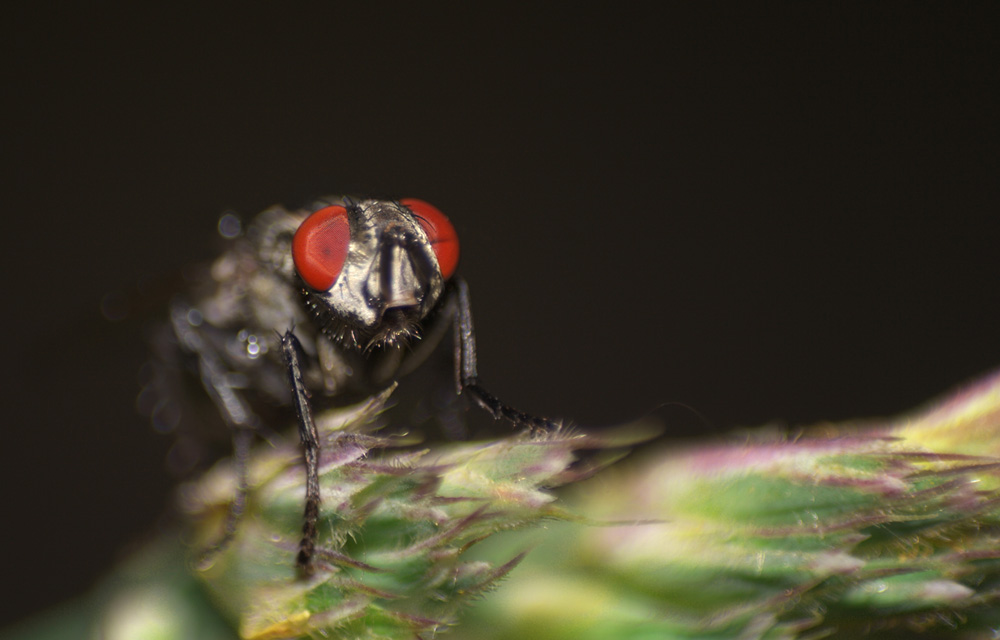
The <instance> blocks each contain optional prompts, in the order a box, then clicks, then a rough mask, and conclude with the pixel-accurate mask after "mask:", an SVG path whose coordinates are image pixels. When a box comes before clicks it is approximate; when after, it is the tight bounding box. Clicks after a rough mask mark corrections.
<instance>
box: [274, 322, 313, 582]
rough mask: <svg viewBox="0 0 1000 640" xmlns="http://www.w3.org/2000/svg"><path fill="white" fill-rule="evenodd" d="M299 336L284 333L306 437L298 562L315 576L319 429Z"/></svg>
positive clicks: (295, 401) (287, 362) (301, 431)
mask: <svg viewBox="0 0 1000 640" xmlns="http://www.w3.org/2000/svg"><path fill="white" fill-rule="evenodd" d="M300 349H301V346H300V345H299V340H298V338H296V337H295V333H293V331H292V329H289V330H288V331H286V332H285V334H284V335H283V336H281V353H282V356H284V360H285V366H286V367H287V368H288V379H289V382H290V384H291V389H292V402H293V404H294V405H295V416H296V417H297V418H298V424H299V438H300V439H301V440H302V455H303V458H304V460H305V463H306V506H305V514H304V516H303V518H304V521H303V523H302V541H301V542H300V543H299V553H298V556H296V558H295V565H296V566H297V567H298V569H299V571H300V572H301V573H302V575H303V576H307V577H308V576H311V575H312V574H313V573H314V571H315V567H314V566H313V556H314V555H315V554H316V538H317V521H318V520H319V504H320V495H319V453H320V443H319V433H318V432H317V430H316V423H315V422H313V416H312V409H311V408H310V407H309V390H308V389H306V386H305V383H304V382H303V381H302V365H301V363H300V362H299V351H300Z"/></svg>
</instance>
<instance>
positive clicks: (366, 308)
mask: <svg viewBox="0 0 1000 640" xmlns="http://www.w3.org/2000/svg"><path fill="white" fill-rule="evenodd" d="M229 222H230V223H231V222H232V221H229ZM220 230H222V231H223V235H227V236H236V235H237V234H236V233H233V232H232V229H231V224H230V226H229V227H227V229H222V228H221V227H220ZM458 258H459V243H458V236H457V235H456V233H455V229H454V227H453V226H452V224H451V222H450V221H449V220H448V218H447V217H446V216H445V215H444V214H443V213H441V211H439V210H438V209H437V208H435V207H434V206H432V205H430V204H428V203H426V202H423V201H421V200H415V199H404V200H399V201H388V200H362V201H354V200H351V199H347V198H344V199H338V200H334V201H328V202H325V203H323V204H322V205H321V206H320V207H319V208H317V209H316V210H315V211H312V212H309V211H289V210H286V209H284V208H282V207H274V208H271V209H268V210H266V211H264V212H263V213H261V214H260V215H258V216H257V218H256V219H255V220H254V221H253V223H252V224H251V225H250V227H249V229H248V230H247V233H246V236H245V237H241V238H238V239H237V240H236V241H235V244H234V245H233V246H232V248H231V249H230V250H228V251H227V252H226V253H225V254H224V255H223V256H222V257H221V258H220V259H219V260H218V261H217V262H216V263H215V264H214V265H213V267H212V278H211V283H210V284H209V286H208V288H207V290H206V291H202V292H201V293H200V295H197V296H196V297H194V298H192V299H189V300H186V301H184V300H178V301H175V302H174V303H173V304H172V307H171V313H170V315H171V327H172V333H173V337H174V339H175V341H176V342H177V343H179V345H180V347H181V350H182V352H183V353H186V354H188V355H189V356H191V359H192V360H193V362H194V363H195V364H196V367H197V370H198V372H199V375H200V380H201V384H202V386H203V387H204V390H205V391H206V392H207V394H208V396H209V397H210V398H211V400H212V403H213V404H214V406H215V407H216V409H217V410H218V413H219V414H220V415H221V417H222V419H223V421H224V422H225V423H226V425H228V427H229V428H230V430H231V432H232V440H233V452H234V460H235V464H236V468H237V478H238V486H239V488H238V491H237V495H236V496H235V498H234V500H233V503H232V505H231V507H230V513H229V517H228V519H227V523H226V528H225V534H224V535H223V538H222V541H220V542H219V543H218V545H217V548H221V547H222V546H224V545H225V544H226V543H227V542H228V541H229V540H230V539H231V538H232V536H233V535H235V532H236V527H237V524H238V521H239V519H240V516H241V514H242V512H243V510H244V507H245V502H246V494H247V477H246V475H247V474H246V466H247V458H248V455H249V450H250V445H251V444H252V441H253V438H254V437H255V434H258V433H266V421H265V420H263V419H262V417H261V415H260V412H259V411H258V410H257V409H256V408H255V405H254V403H253V402H252V401H251V400H252V399H253V396H256V395H259V396H261V397H262V398H263V399H264V400H265V401H269V402H270V404H278V405H281V406H287V405H289V404H290V405H292V407H293V408H294V413H295V416H296V421H297V423H298V433H299V438H300V440H301V442H302V451H303V459H304V464H305V471H306V497H305V506H304V515H303V526H302V539H301V542H300V544H299V549H298V554H297V556H296V566H297V568H298V570H299V572H300V574H301V575H303V576H309V575H311V574H312V573H313V572H314V567H313V561H314V556H315V554H316V541H317V520H318V518H319V510H320V500H321V497H320V488H319V458H320V448H321V441H320V437H319V433H318V431H317V427H316V424H315V421H314V419H313V402H314V401H315V400H316V399H317V398H337V397H342V396H345V395H347V394H349V393H351V392H364V393H368V394H371V393H372V392H374V391H377V390H380V389H382V388H385V387H386V386H388V385H390V384H392V382H394V381H395V380H396V378H397V377H398V376H399V375H400V374H401V373H402V372H404V371H406V370H408V369H409V368H412V367H414V366H417V365H418V364H420V360H421V359H422V358H423V356H424V354H425V352H426V351H428V350H430V349H433V347H434V346H435V345H436V343H437V342H438V341H439V340H440V339H441V338H442V337H443V335H444V334H446V333H447V332H448V331H452V332H453V334H454V344H455V348H454V365H455V392H456V393H457V394H459V395H468V396H471V398H472V399H473V400H474V401H475V402H476V403H477V404H478V405H479V406H480V407H482V408H483V409H485V410H486V411H487V412H489V413H490V414H491V415H492V416H493V417H494V418H495V419H498V420H499V419H503V420H507V421H509V422H511V423H513V424H514V425H516V426H518V427H522V428H525V429H528V430H531V431H536V430H550V429H554V428H555V427H556V425H555V423H553V422H551V421H549V420H546V419H543V418H538V417H535V416H531V415H529V414H526V413H524V412H522V411H519V410H517V409H515V408H513V407H512V406H510V405H508V404H506V403H505V402H502V401H501V400H500V399H498V398H497V397H496V396H494V395H493V394H492V393H490V392H489V391H487V390H486V389H485V388H484V387H483V386H482V384H481V383H480V382H479V376H478V373H477V368H476V341H475V332H474V330H473V324H472V313H471V310H470V305H469V292H468V287H467V286H466V284H465V282H464V281H463V280H462V279H461V278H460V277H458V276H456V275H455V271H456V268H457V266H458Z"/></svg>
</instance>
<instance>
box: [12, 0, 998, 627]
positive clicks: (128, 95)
mask: <svg viewBox="0 0 1000 640" xmlns="http://www.w3.org/2000/svg"><path fill="white" fill-rule="evenodd" d="M357 4H358V3H351V4H350V5H348V4H345V3H329V4H325V5H316V6H314V7H312V8H311V9H306V8H301V7H300V8H297V9H289V8H287V7H286V6H282V7H281V8H278V5H271V6H270V10H261V9H257V8H250V7H247V6H240V7H239V8H238V9H233V8H230V7H228V6H224V5H211V6H208V5H206V6H205V7H203V8H201V9H200V11H199V12H198V13H192V12H180V11H177V12H175V11H172V10H171V9H169V8H161V9H156V8H153V7H151V6H145V5H136V6H135V7H133V8H131V9H127V10H126V9H124V8H121V10H120V11H101V10H99V9H96V8H95V7H94V6H92V5H88V4H80V5H75V6H74V5H70V4H68V3H63V4H61V5H57V6H47V5H43V4H29V3H20V4H17V5H12V6H11V7H8V9H7V10H6V12H5V20H4V27H3V30H4V36H3V45H2V46H3V51H4V56H3V59H4V67H5V72H6V73H5V82H4V85H5V94H6V99H5V100H4V105H5V111H6V113H7V115H6V116H5V117H4V119H3V122H4V128H5V132H4V134H3V141H4V142H3V148H4V152H3V156H4V159H5V161H6V168H5V170H4V179H3V181H2V182H3V185H4V192H5V194H4V197H3V200H2V201H0V204H2V206H3V207H4V224H5V227H4V233H3V236H2V238H3V242H4V244H3V252H2V256H3V259H4V263H5V266H4V270H3V273H4V276H5V277H4V286H5V288H6V293H5V298H4V299H5V300H6V303H5V304H4V305H3V309H4V312H3V314H2V316H0V317H2V318H3V321H4V323H5V326H4V331H3V335H4V336H6V339H7V341H8V344H7V347H6V349H5V353H6V354H7V356H6V358H5V363H6V367H5V371H6V374H5V377H4V378H5V381H4V387H5V393H4V394H3V397H4V419H3V424H4V430H3V433H4V447H3V450H4V456H3V457H4V464H3V465H2V467H0V468H2V477H0V496H2V506H3V516H2V518H3V521H4V527H3V541H4V550H5V558H6V561H5V584H6V588H5V590H4V591H5V596H4V597H3V598H2V599H0V626H2V625H4V624H6V623H9V622H11V621H13V620H16V619H20V618H23V617H24V616H26V615H29V614H31V613H33V612H36V611H39V610H42V609H44V608H46V607H49V606H51V605H53V604H55V603H58V602H60V601H62V600H64V599H66V598H68V597H70V596H73V595H74V594H78V593H81V592H82V591H83V590H84V589H85V588H86V587H87V586H88V585H89V584H91V583H92V582H93V581H94V580H95V579H96V578H97V577H98V576H100V575H101V574H102V573H103V572H104V571H106V570H107V569H108V568H109V567H110V566H111V565H112V564H113V562H114V561H115V560H116V559H118V558H120V557H122V554H124V553H126V552H127V550H128V549H129V547H130V545H134V544H136V543H137V542H138V541H141V540H142V538H143V536H144V535H148V534H150V533H153V532H155V531H156V529H157V527H158V526H159V525H158V522H161V520H159V514H161V513H162V512H163V510H164V505H165V504H166V503H167V500H168V499H169V488H170V485H169V483H170V480H169V479H168V476H167V473H166V471H165V465H164V455H165V452H166V450H167V447H168V445H169V440H168V439H167V438H164V437H162V436H158V435H156V434H155V433H154V432H153V431H152V430H151V429H150V428H149V426H148V424H147V421H146V420H145V419H144V418H142V417H140V416H139V415H138V414H137V413H136V411H135V408H134V401H135V396H136V394H137V392H138V389H139V384H138V381H137V380H138V371H139V368H140V366H141V364H142V362H143V360H144V358H145V357H146V346H145V344H144V335H145V334H146V332H147V330H148V327H149V323H150V322H152V321H153V320H155V319H156V317H157V316H158V314H161V313H162V312H163V311H162V310H163V309H165V305H166V303H167V301H168V300H169V291H170V282H171V276H172V275H174V274H179V273H181V271H182V269H183V268H184V267H185V265H190V264H193V263H197V262H199V261H205V260H208V259H210V258H211V257H212V256H213V255H214V253H215V252H216V250H217V241H218V236H217V233H216V222H217V220H218V217H219V215H220V214H221V213H222V212H224V211H226V210H230V209H231V210H235V211H237V212H239V213H240V214H242V215H244V216H250V215H252V214H254V213H256V212H257V211H259V210H261V209H262V208H264V207H266V206H268V205H270V204H272V203H275V202H285V203H289V204H301V203H304V202H306V201H307V199H308V198H309V197H312V196H316V195H320V194H325V193H351V194H359V195H375V196H383V197H407V196H409V197H419V198H422V199H425V200H428V201H430V202H433V203H435V204H436V205H437V206H439V207H440V208H441V209H442V210H443V211H445V212H446V213H448V214H449V215H450V216H451V218H452V220H453V221H454V223H455V226H456V227H457V229H458V233H459V235H460V238H461V240H462V251H463V254H462V260H461V266H460V270H461V273H463V274H464V276H465V277H466V279H467V280H468V282H469V283H470V286H471V292H472V299H473V310H474V313H475V319H476V327H477V330H478V338H479V359H480V368H481V374H482V377H483V379H484V381H485V382H487V383H488V384H489V385H490V388H491V389H492V390H493V391H495V392H496V393H497V394H498V395H500V396H501V397H503V398H505V399H507V400H509V401H510V402H511V403H513V404H515V405H516V406H518V407H519V408H523V409H526V410H529V411H533V412H537V413H542V414H546V415H553V416H565V417H569V418H572V419H573V420H574V421H575V422H576V423H577V424H579V425H581V426H589V425H607V424H613V423H617V422H623V421H627V420H631V419H634V418H636V417H638V416H640V415H643V414H645V413H647V412H649V411H651V410H653V409H655V408H656V407H657V406H658V405H661V404H663V403H678V404H673V405H670V406H668V407H666V408H663V409H660V411H659V412H658V415H660V416H661V417H662V418H663V419H665V420H666V421H667V424H668V428H669V429H670V430H671V433H675V434H679V435H692V434H698V433H720V432H722V431H724V430H725V429H727V428H729V427H733V426H737V425H755V424H760V423H765V422H768V421H773V420H780V421H784V422H787V423H789V424H801V423H813V422H817V421H824V420H835V419H844V418H849V417H861V416H877V415H891V414H895V413H898V412H901V411H905V410H907V409H910V408H912V407H914V406H915V405H918V404H920V403H923V402H924V401H926V400H928V399H929V398H931V397H933V396H936V395H938V394H941V393H943V392H945V391H946V390H948V389H949V388H951V387H953V386H955V385H957V384H960V383H962V382H965V381H968V380H970V379H971V378H974V377H975V376H977V375H980V374H982V373H985V372H987V371H989V370H991V369H992V368H994V367H997V366H1000V340H998V332H997V326H998V317H1000V287H998V286H997V280H998V273H1000V258H998V248H1000V233H998V224H997V222H996V219H997V216H998V212H1000V128H998V126H1000V125H998V122H1000V118H998V114H1000V101H998V100H997V95H998V94H997V92H996V87H997V85H998V81H1000V77H998V69H1000V66H998V64H997V61H998V60H1000V40H998V39H997V37H996V33H997V28H998V26H1000V24H998V8H997V5H995V4H988V3H983V4H976V3H972V4H963V5H961V6H960V7H957V6H954V5H948V4H938V5H934V7H933V9H929V8H927V7H921V8H918V7H916V6H914V5H908V6H907V7H906V8H905V9H902V8H899V9H892V8H887V7H881V8H880V7H875V6H873V7H866V8H864V9H859V10H846V9H838V8H833V7H829V6H827V7H825V8H824V7H820V6H815V5H812V4H806V5H792V6H789V7H786V8H785V9H784V10H781V11H773V12H771V11H765V10H763V9H759V8H754V7H750V6H744V5H742V4H734V5H733V6H730V7H723V6H721V5H718V4H711V5H710V6H702V3H688V4H685V5H683V7H682V8H676V7H675V8H673V9H671V8H664V7H659V6H658V7H656V8H655V10H654V9H650V11H648V12H647V11H644V10H638V9H632V8H629V7H628V6H625V5H622V4H618V5H615V6H614V7H610V8H605V9H603V10H599V9H597V10H593V11H590V10H583V9H574V10H573V11H572V12H567V11H566V10H564V9H560V8H558V7H555V6H551V7H547V6H545V5H538V6H532V7H530V8H528V7H525V8H516V7H513V6H507V5H505V6H503V7H500V8H496V9H495V10H490V9H486V8H484V7H483V6H480V5H476V6H475V8H474V9H471V8H470V9H462V10H458V9H456V10H454V11H453V12H449V13H445V12H436V13H433V14H428V13H424V12H423V11H421V10H419V9H416V8H414V5H411V6H409V7H407V8H401V7H390V6H386V5H377V6H376V7H364V8H363V7H360V6H356V5H357ZM151 283H160V284H151ZM164 283H165V285H166V286H161V284H164ZM115 291H118V292H123V293H124V294H125V297H126V299H127V300H129V301H130V302H129V304H130V305H131V306H130V307H129V309H130V311H129V314H128V317H126V318H125V319H124V320H121V321H119V322H109V321H108V320H106V319H105V318H103V317H102V314H101V309H100V303H101V300H102V298H103V297H104V296H105V295H106V294H108V293H110V292H115ZM142 307H148V308H142ZM682 405H684V406H687V407H691V408H693V409H695V410H696V412H697V413H695V411H690V410H688V409H686V408H684V406H682ZM699 414H700V415H699Z"/></svg>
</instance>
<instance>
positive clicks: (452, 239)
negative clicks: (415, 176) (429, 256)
mask: <svg viewBox="0 0 1000 640" xmlns="http://www.w3.org/2000/svg"><path fill="white" fill-rule="evenodd" d="M399 202H400V204H402V205H403V206H405V207H406V208H408V209H409V210H410V211H412V212H413V213H414V215H415V216H416V218H417V222H418V223H420V226H421V227H422V228H423V230H424V233H426V234H427V239H428V240H429V241H430V243H431V249H433V250H434V255H435V256H437V261H438V266H439V267H440V268H441V277H443V278H444V279H445V280H447V279H448V278H450V277H451V276H452V275H453V274H454V273H455V268H456V267H457V266H458V234H456V233H455V227H453V226H452V224H451V221H450V220H448V217H447V216H446V215H444V214H443V213H441V211H440V210H439V209H438V208H437V207H435V206H434V205H432V204H428V203H427V202H424V201H423V200H417V199H416V198H405V199H403V200H400V201H399Z"/></svg>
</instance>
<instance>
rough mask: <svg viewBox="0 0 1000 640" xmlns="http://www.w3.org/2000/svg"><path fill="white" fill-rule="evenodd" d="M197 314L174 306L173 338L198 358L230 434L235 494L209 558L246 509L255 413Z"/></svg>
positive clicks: (204, 382)
mask: <svg viewBox="0 0 1000 640" xmlns="http://www.w3.org/2000/svg"><path fill="white" fill-rule="evenodd" d="M197 317H198V315H197V314H196V313H192V309H191V308H190V307H188V306H187V305H186V304H183V303H179V302H178V303H175V304H174V305H173V306H172V307H171V310H170V322H171V325H172V326H173V330H174V335H176V336H177V339H178V340H179V341H180V343H181V346H182V347H183V348H184V349H185V350H186V351H188V352H190V353H192V354H194V356H195V357H196V358H197V359H198V372H199V375H200V377H201V383H202V386H204V387H205V391H206V392H207V393H208V395H209V397H210V398H211V399H212V402H213V403H214V404H215V406H216V408H217V409H218V410H219V414H220V415H221V416H222V420H223V421H224V422H225V423H226V425H227V426H228V427H229V428H230V430H232V433H233V460H234V467H235V471H236V495H235V496H234V497H233V502H232V503H231V504H230V506H229V513H228V514H227V515H226V522H225V525H224V527H223V534H222V538H221V539H220V540H219V541H218V542H217V543H216V544H215V545H213V546H212V548H210V549H208V550H207V551H206V552H205V558H204V559H209V558H210V557H211V556H212V555H213V554H214V553H216V552H218V551H220V550H222V549H224V548H225V547H226V546H227V545H228V544H229V542H230V541H231V540H232V539H233V536H235V535H236V528H237V525H238V524H239V521H240V517H241V516H242V515H243V511H244V510H245V509H246V500H247V460H248V458H249V456H250V445H251V443H252V442H253V437H254V433H255V431H256V430H257V427H258V426H259V420H258V419H257V416H256V414H254V413H253V411H252V410H251V409H250V407H249V405H248V404H247V403H246V401H245V400H244V399H243V397H242V396H241V395H240V393H239V392H238V391H237V390H236V389H235V388H233V386H232V384H230V382H229V375H228V374H229V371H228V369H227V368H226V366H225V364H224V363H223V361H222V358H221V357H220V356H219V354H218V352H217V350H216V349H215V347H214V346H213V345H212V344H211V343H210V342H209V340H208V339H207V338H206V336H205V334H204V330H203V329H202V328H201V323H200V321H198V320H195V318H197Z"/></svg>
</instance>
